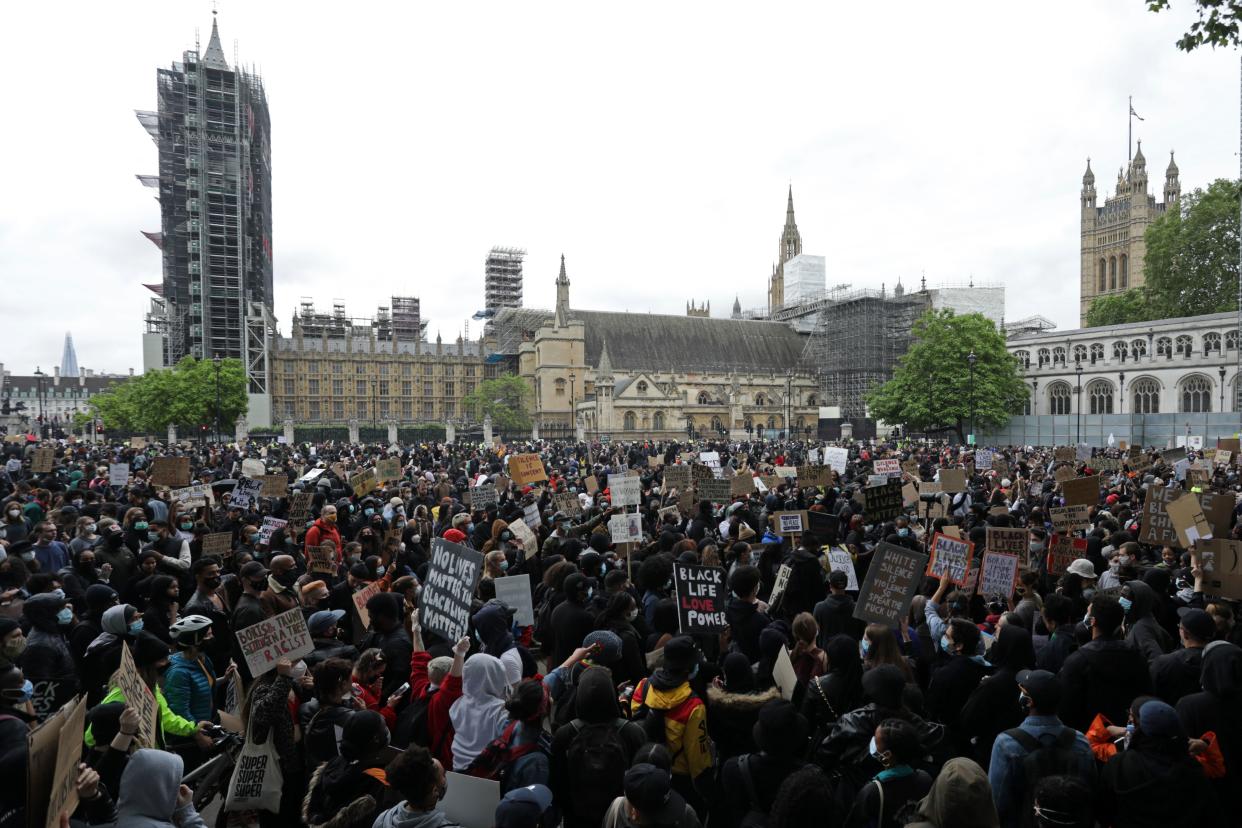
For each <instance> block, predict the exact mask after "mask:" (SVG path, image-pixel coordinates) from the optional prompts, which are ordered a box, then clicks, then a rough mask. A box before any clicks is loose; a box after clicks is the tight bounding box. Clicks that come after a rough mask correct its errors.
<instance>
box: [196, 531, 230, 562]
mask: <svg viewBox="0 0 1242 828" xmlns="http://www.w3.org/2000/svg"><path fill="white" fill-rule="evenodd" d="M232 554H233V533H232V532H212V533H211V534H209V535H203V557H207V556H208V555H214V556H215V557H217V558H227V557H229V556H230V555H232Z"/></svg>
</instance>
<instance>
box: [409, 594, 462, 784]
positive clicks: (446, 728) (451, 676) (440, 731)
mask: <svg viewBox="0 0 1242 828" xmlns="http://www.w3.org/2000/svg"><path fill="white" fill-rule="evenodd" d="M410 626H411V628H412V630H411V633H412V634H411V639H412V640H413V642H414V655H413V656H412V657H411V658H410V702H411V703H413V702H417V701H421V700H422V699H424V698H426V697H428V696H430V697H431V701H430V702H429V703H428V705H427V731H428V732H429V733H430V734H431V744H430V745H428V746H427V748H428V749H429V750H430V751H431V755H432V756H433V757H435V758H436V759H439V760H440V763H441V764H442V765H444V766H445V767H452V766H453V765H452V762H453V723H452V721H451V720H450V719H449V708H450V707H452V706H453V702H455V701H457V700H458V699H459V698H461V692H462V690H461V673H462V668H463V667H464V665H465V663H466V653H468V652H470V639H469V638H463V639H462V640H461V641H458V642H457V644H456V645H455V646H454V647H453V666H452V667H450V668H449V671H448V675H447V676H445V677H444V681H443V683H441V684H440V686H439V687H438V688H435V687H432V686H431V678H430V677H429V676H428V675H427V666H428V665H429V664H430V663H431V653H429V652H427V648H426V647H424V646H423V628H422V627H421V626H420V625H419V623H418V610H415V611H414V612H413V613H412V614H411V616H410Z"/></svg>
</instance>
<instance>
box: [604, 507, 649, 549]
mask: <svg viewBox="0 0 1242 828" xmlns="http://www.w3.org/2000/svg"><path fill="white" fill-rule="evenodd" d="M608 533H609V535H610V536H611V537H612V542H613V543H642V540H643V519H642V516H641V515H638V514H636V513H629V514H617V515H613V516H612V517H610V518H609V519H608Z"/></svg>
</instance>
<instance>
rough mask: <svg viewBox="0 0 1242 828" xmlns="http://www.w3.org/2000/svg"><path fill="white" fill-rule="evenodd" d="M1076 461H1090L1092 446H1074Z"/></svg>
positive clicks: (1082, 444)
mask: <svg viewBox="0 0 1242 828" xmlns="http://www.w3.org/2000/svg"><path fill="white" fill-rule="evenodd" d="M1074 459H1075V460H1090V459H1091V446H1089V445H1087V444H1086V443H1079V444H1078V445H1076V446H1074Z"/></svg>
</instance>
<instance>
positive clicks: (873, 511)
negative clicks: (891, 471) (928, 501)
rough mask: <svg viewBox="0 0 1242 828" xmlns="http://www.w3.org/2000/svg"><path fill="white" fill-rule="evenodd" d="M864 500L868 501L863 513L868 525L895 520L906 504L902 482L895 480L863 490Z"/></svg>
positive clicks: (889, 479)
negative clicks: (902, 491)
mask: <svg viewBox="0 0 1242 828" xmlns="http://www.w3.org/2000/svg"><path fill="white" fill-rule="evenodd" d="M863 498H864V499H865V501H866V505H865V506H864V507H863V511H864V512H865V513H866V516H867V522H868V523H881V522H883V521H886V520H893V519H894V518H896V517H897V516H898V515H900V514H901V512H902V508H903V505H904V503H905V498H904V497H903V496H902V493H901V480H900V479H894V478H886V482H885V483H884V485H882V486H868V487H867V488H865V489H863Z"/></svg>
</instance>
